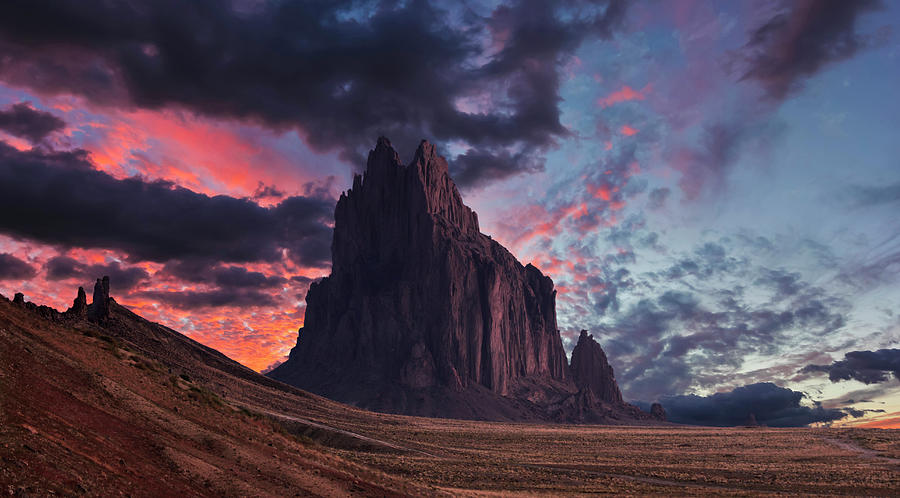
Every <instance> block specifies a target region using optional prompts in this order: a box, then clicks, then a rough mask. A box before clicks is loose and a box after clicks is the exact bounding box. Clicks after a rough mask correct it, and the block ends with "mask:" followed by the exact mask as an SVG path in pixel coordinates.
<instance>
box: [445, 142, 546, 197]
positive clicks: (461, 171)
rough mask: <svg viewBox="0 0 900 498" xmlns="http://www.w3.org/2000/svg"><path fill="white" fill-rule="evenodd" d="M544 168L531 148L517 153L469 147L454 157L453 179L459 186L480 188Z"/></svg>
mask: <svg viewBox="0 0 900 498" xmlns="http://www.w3.org/2000/svg"><path fill="white" fill-rule="evenodd" d="M543 167H544V164H543V162H541V161H538V160H537V159H536V158H535V155H534V151H533V150H532V149H531V148H526V150H525V151H521V152H516V153H513V152H510V151H508V150H505V149H499V150H485V149H469V150H468V151H466V152H464V153H462V154H460V155H458V156H456V158H455V159H454V160H453V180H454V182H455V183H456V184H457V185H459V186H460V188H466V187H477V186H479V185H482V184H485V183H489V182H491V181H494V180H503V179H506V178H509V177H511V176H514V175H517V174H520V173H531V172H535V171H540V170H542V169H543Z"/></svg>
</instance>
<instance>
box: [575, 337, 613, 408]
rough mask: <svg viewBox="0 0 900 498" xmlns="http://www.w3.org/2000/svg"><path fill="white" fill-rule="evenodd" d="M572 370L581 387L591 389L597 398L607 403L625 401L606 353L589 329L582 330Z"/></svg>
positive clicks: (577, 383)
mask: <svg viewBox="0 0 900 498" xmlns="http://www.w3.org/2000/svg"><path fill="white" fill-rule="evenodd" d="M571 370H572V377H573V380H574V381H575V385H576V386H578V388H579V389H590V390H591V391H593V392H594V394H595V395H596V396H597V398H599V399H601V400H603V401H606V402H607V403H614V404H622V403H623V401H622V392H621V391H620V390H619V386H618V384H617V383H616V377H615V375H614V373H613V368H612V366H611V365H610V364H609V361H608V360H607V359H606V353H604V352H603V348H601V347H600V344H598V343H597V341H595V340H594V336H592V335H591V334H588V331H587V330H582V331H581V334H580V335H579V337H578V344H576V345H575V349H573V350H572V363H571Z"/></svg>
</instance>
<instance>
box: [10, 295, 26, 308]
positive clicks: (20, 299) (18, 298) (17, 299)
mask: <svg viewBox="0 0 900 498" xmlns="http://www.w3.org/2000/svg"><path fill="white" fill-rule="evenodd" d="M13 304H18V305H19V306H24V305H25V294H22V293H21V292H16V293H15V295H13Z"/></svg>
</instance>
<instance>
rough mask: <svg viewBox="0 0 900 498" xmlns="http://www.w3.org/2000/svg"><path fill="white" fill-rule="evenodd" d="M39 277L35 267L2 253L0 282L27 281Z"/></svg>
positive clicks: (0, 257)
mask: <svg viewBox="0 0 900 498" xmlns="http://www.w3.org/2000/svg"><path fill="white" fill-rule="evenodd" d="M35 275H37V270H35V269H34V267H33V266H31V265H30V264H28V263H26V262H25V261H22V260H21V259H19V258H17V257H15V256H13V255H12V254H6V253H0V280H27V279H30V278H31V277H33V276H35Z"/></svg>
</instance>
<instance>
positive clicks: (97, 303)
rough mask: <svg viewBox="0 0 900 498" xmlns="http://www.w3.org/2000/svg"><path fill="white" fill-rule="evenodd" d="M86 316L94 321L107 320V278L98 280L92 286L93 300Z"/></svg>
mask: <svg viewBox="0 0 900 498" xmlns="http://www.w3.org/2000/svg"><path fill="white" fill-rule="evenodd" d="M88 316H89V317H90V318H91V319H92V320H96V321H100V320H105V319H107V318H109V277H103V278H102V279H100V278H98V279H97V283H95V284H94V300H93V301H92V302H91V306H90V308H89V310H88Z"/></svg>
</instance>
